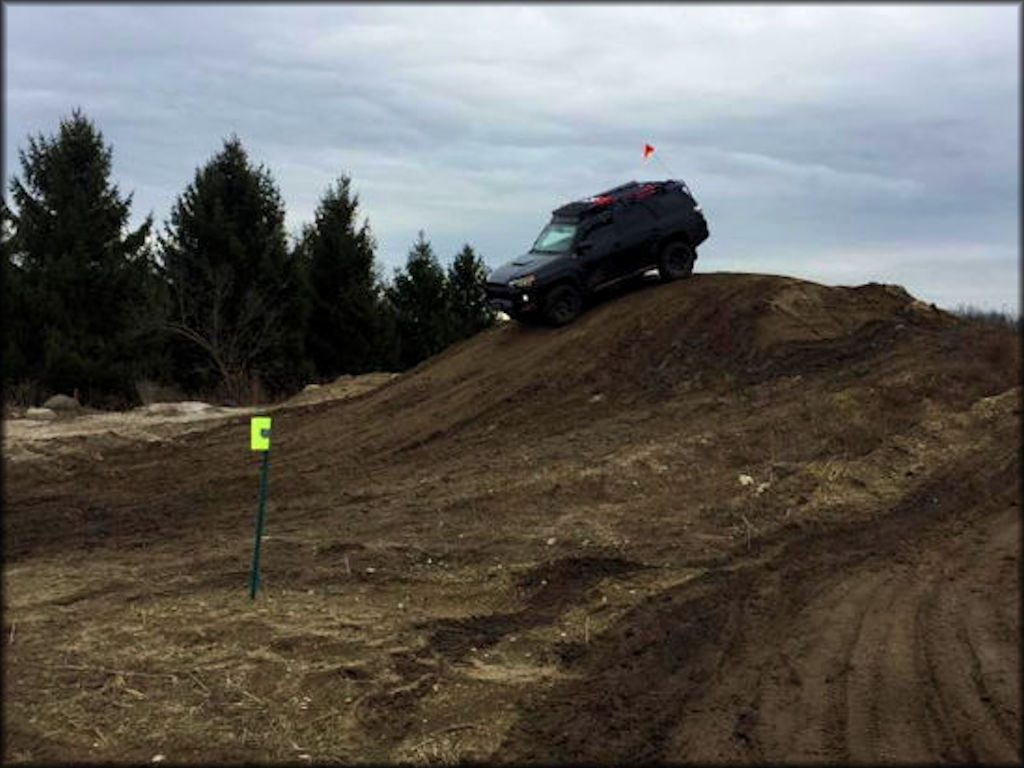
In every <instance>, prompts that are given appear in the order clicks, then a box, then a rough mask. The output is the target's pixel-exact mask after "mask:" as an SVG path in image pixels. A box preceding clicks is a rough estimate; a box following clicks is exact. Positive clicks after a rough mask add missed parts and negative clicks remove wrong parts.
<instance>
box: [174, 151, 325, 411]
mask: <svg viewBox="0 0 1024 768" xmlns="http://www.w3.org/2000/svg"><path fill="white" fill-rule="evenodd" d="M164 230H165V233H164V236H163V237H161V239H160V245H161V255H162V261H163V264H162V267H163V275H164V277H165V280H166V281H167V285H168V288H169V304H170V320H169V322H168V328H169V329H170V330H171V331H172V332H173V333H175V334H176V336H177V337H178V339H179V340H180V342H181V343H179V344H178V345H176V348H175V352H176V365H177V369H178V377H179V381H180V382H181V383H182V384H183V385H184V386H185V387H186V388H188V389H190V390H192V391H196V390H208V389H210V388H213V387H215V386H221V387H223V389H224V390H225V392H226V394H227V396H228V398H229V399H231V400H233V401H235V402H243V401H249V400H250V399H251V395H252V389H251V387H252V385H253V383H254V381H255V382H258V383H259V384H262V385H263V386H265V387H266V388H267V389H268V390H269V392H270V393H272V394H276V393H279V392H288V391H292V390H294V389H296V388H298V386H300V385H301V384H302V382H303V381H304V380H305V377H306V376H307V374H308V366H307V364H306V362H305V357H304V355H303V339H304V336H305V323H306V318H307V308H306V305H305V303H304V297H303V292H302V282H303V274H302V266H301V264H300V261H299V258H298V255H297V254H296V253H295V252H292V251H290V250H289V248H288V244H287V240H286V237H285V230H284V204H283V202H282V199H281V195H280V192H279V191H278V189H277V186H276V184H275V183H274V180H273V178H272V177H271V175H270V173H269V171H267V170H266V169H265V168H264V167H263V166H262V165H261V166H259V167H253V166H252V164H251V163H250V161H249V158H248V155H247V153H246V151H245V149H244V147H243V146H242V143H241V141H240V140H239V139H238V137H237V136H232V137H231V138H230V139H228V140H226V141H225V142H224V146H223V149H222V150H221V151H220V152H219V153H218V154H217V155H215V156H214V157H213V158H212V159H211V160H210V161H209V162H208V163H207V164H206V165H205V166H204V167H202V168H200V169H197V170H196V173H195V177H194V179H193V181H192V183H191V184H189V185H188V187H186V189H185V191H184V192H183V193H182V194H181V195H179V197H178V198H177V200H176V201H175V204H174V206H173V208H172V210H171V217H170V221H169V222H168V223H167V224H166V226H165V228H164ZM254 377H255V378H254Z"/></svg>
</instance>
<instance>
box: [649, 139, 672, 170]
mask: <svg viewBox="0 0 1024 768" xmlns="http://www.w3.org/2000/svg"><path fill="white" fill-rule="evenodd" d="M650 157H654V159H655V160H657V161H658V162H659V163H661V167H662V168H664V169H665V171H666V172H667V173H668V177H669V178H670V179H673V178H675V174H674V173H672V171H671V170H669V167H668V166H667V165H665V163H662V162H661V158H660V157H658V156H657V155H655V154H654V147H652V146H651V145H650V144H646V143H645V144H644V162H647V160H648V158H650Z"/></svg>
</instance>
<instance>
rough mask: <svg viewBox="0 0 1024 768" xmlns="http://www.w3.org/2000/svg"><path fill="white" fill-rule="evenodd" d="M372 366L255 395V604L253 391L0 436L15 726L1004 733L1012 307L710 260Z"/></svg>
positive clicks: (1016, 487)
mask: <svg viewBox="0 0 1024 768" xmlns="http://www.w3.org/2000/svg"><path fill="white" fill-rule="evenodd" d="M385 377H386V378H385ZM372 383H373V384H374V386H375V388H372V389H371V388H367V389H366V390H359V391H356V390H358V387H356V386H355V385H356V382H355V380H353V381H342V382H337V383H336V385H324V386H323V387H320V388H316V389H311V390H310V391H308V392H306V393H303V394H301V395H300V396H298V397H297V398H295V400H294V401H293V402H291V403H289V404H287V405H286V406H285V407H281V408H280V409H278V410H276V411H275V413H274V444H273V445H274V447H273V451H272V456H271V459H270V486H269V488H270V491H269V502H268V514H267V527H266V533H267V536H266V538H265V539H264V544H263V582H262V584H263V586H262V588H261V593H260V595H259V596H258V599H257V600H256V601H255V602H254V603H253V602H250V601H249V599H248V595H247V592H246V584H247V569H248V564H249V557H250V556H251V547H252V530H253V516H254V513H255V503H256V489H257V483H258V474H259V461H258V459H257V457H255V456H253V454H252V453H251V452H250V451H249V449H248V445H249V434H248V419H247V418H246V417H245V416H244V415H238V414H236V415H235V417H222V418H219V419H212V418H206V419H204V417H206V416H207V415H208V413H209V410H210V409H202V410H199V411H197V412H196V413H191V414H179V415H177V416H173V417H172V416H160V415H151V416H145V415H138V416H137V419H136V420H137V421H138V422H139V423H140V425H141V426H139V429H143V430H147V431H150V430H153V429H154V427H155V426H156V425H158V424H159V422H160V421H161V419H172V418H173V419H178V420H186V419H191V420H193V421H194V423H193V422H189V424H188V428H189V429H192V428H195V429H196V430H197V431H192V432H187V433H185V432H183V431H181V430H184V429H185V428H186V425H183V424H172V423H168V424H166V425H164V426H165V427H166V428H167V429H176V430H179V431H178V432H175V433H174V436H173V439H160V440H156V439H154V440H149V441H142V440H139V439H135V438H131V437H130V436H127V435H126V436H123V437H122V438H118V440H120V442H118V443H117V444H111V445H110V446H109V447H108V448H104V450H103V451H102V455H95V454H92V453H90V452H89V451H88V450H85V449H82V448H79V449H77V450H71V448H72V443H73V442H74V441H75V440H77V441H79V442H80V443H82V444H84V445H88V444H90V443H93V442H94V439H95V438H96V437H99V435H96V434H92V433H90V434H89V435H87V434H84V433H83V434H81V435H78V436H74V437H66V439H65V440H64V442H61V443H59V444H60V445H61V446H64V447H65V448H67V450H68V452H67V453H66V454H61V456H60V461H49V462H44V461H14V460H13V457H12V456H10V455H9V453H8V450H7V449H8V447H9V445H10V443H9V440H10V437H11V436H10V434H8V435H6V436H5V495H6V497H5V514H4V518H3V525H4V563H5V574H4V577H5V586H6V587H8V588H7V589H5V590H4V600H5V604H4V622H5V623H4V627H3V631H4V637H5V642H6V645H5V659H4V660H5V664H4V671H3V674H4V696H5V700H4V717H5V737H6V738H5V742H4V757H5V759H6V760H9V761H19V760H21V761H33V760H34V761H44V762H66V761H69V760H76V761H79V760H82V759H87V760H92V761H126V762H149V761H151V760H152V758H153V756H154V755H155V754H157V753H159V754H162V755H165V756H166V759H167V760H168V761H170V762H202V763H209V762H249V761H254V760H263V761H266V760H271V761H273V762H286V761H287V762H295V761H296V760H298V761H304V762H309V761H312V762H334V763H357V762H404V761H409V762H417V763H428V762H444V763H455V762H459V761H477V762H491V763H494V762H500V761H511V762H514V763H517V764H521V763H524V762H530V761H540V762H545V763H551V762H569V763H582V762H587V763H590V762H596V763H604V764H619V763H628V762H639V761H644V762H649V761H696V762H707V761H726V762H744V761H759V762H790V761H809V762H824V761H834V762H850V761H854V762H889V761H893V760H896V761H910V762H919V763H925V762H935V761H937V760H962V761H987V762H1004V763H1009V762H1019V761H1020V758H1021V751H1020V735H1021V732H1020V725H1019V724H1020V714H1021V712H1020V687H1019V668H1020V663H1019V651H1018V648H1019V633H1020V616H1019V609H1018V607H1017V606H1018V603H1019V597H1020V589H1019V579H1018V576H1019V568H1020V559H1019V555H1020V553H1019V544H1018V540H1019V535H1020V516H1019V495H1020V444H1021V442H1020V427H1019V424H1020V400H1021V388H1020V341H1019V338H1018V337H1017V336H1016V335H1015V334H1014V333H1012V332H1009V331H1007V330H1006V329H1002V328H997V327H993V326H988V325H984V324H979V323H973V322H968V321H964V320H961V319H958V318H955V317H953V316H951V315H949V314H947V313H944V312H941V311H938V310H935V309H933V308H932V307H929V306H926V305H924V304H921V303H920V302H917V301H915V300H914V299H913V298H912V297H911V296H909V295H908V294H906V292H905V291H903V290H902V289H900V288H898V287H894V286H884V285H867V286H859V287H855V288H854V287H851V288H845V287H826V286H821V285H817V284H814V283H809V282H806V281H800V280H793V279H788V278H783V277H774V276H767V275H744V274H701V275H696V276H694V277H693V278H692V279H689V280H686V281H681V282H679V283H674V284H668V285H651V286H646V287H643V288H640V289H638V290H635V291H632V292H629V293H625V294H623V295H620V296H617V297H614V298H613V299H609V300H607V301H604V302H602V303H601V304H599V305H597V306H595V307H592V308H591V309H590V310H589V311H588V312H587V313H586V314H585V315H583V316H582V317H581V318H580V319H579V320H578V321H577V322H575V323H573V324H572V325H570V326H568V327H565V328H560V329H547V328H535V327H524V326H520V325H518V324H516V323H509V324H505V325H503V326H500V327H497V328H494V329H492V330H490V331H487V332H485V333H483V334H480V335H478V336H477V337H475V338H473V339H469V340H467V341H465V342H463V343H461V344H458V345H456V346H454V347H452V348H450V349H448V350H446V351H445V352H444V353H443V354H441V355H439V356H437V357H436V358H434V359H432V360H429V361H427V362H425V363H424V364H422V365H421V366H419V367H418V368H416V369H414V370H412V371H408V372H406V373H403V374H402V375H400V376H397V377H391V376H390V375H387V374H382V375H381V376H379V377H378V378H377V379H375V380H374V381H373V382H372ZM335 386H336V387H340V388H342V389H345V390H346V391H347V392H348V393H349V394H352V395H353V396H351V397H348V398H346V399H322V397H323V396H324V395H330V394H331V393H332V392H333V390H332V387H335ZM354 387H355V389H354ZM89 418H90V417H88V416H86V417H81V419H82V421H81V422H80V423H81V424H83V425H85V424H89V423H90V422H89ZM77 420H78V419H77V418H76V419H71V420H69V421H67V422H66V423H65V422H64V420H63V419H61V420H58V421H56V422H49V423H40V424H34V425H32V426H26V425H21V426H19V428H23V429H24V430H26V431H32V430H43V431H45V430H58V429H62V428H67V427H68V426H70V425H72V424H74V423H75V422H76V421H77ZM10 423H17V422H5V426H6V425H7V424H10ZM200 424H201V425H202V426H203V431H198V429H199V426H200ZM90 428H97V429H99V428H100V426H99V423H98V422H96V423H93V427H90ZM157 436H159V435H157ZM108 437H110V438H111V439H113V437H111V436H108ZM43 442H44V441H39V442H38V443H37V444H42V443H43Z"/></svg>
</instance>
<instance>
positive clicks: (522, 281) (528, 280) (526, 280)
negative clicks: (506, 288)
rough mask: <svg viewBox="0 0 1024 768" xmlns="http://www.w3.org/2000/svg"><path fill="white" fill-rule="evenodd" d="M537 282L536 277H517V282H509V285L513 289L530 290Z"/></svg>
mask: <svg viewBox="0 0 1024 768" xmlns="http://www.w3.org/2000/svg"><path fill="white" fill-rule="evenodd" d="M535 282H537V276H536V275H526V276H525V277H517V278H516V279H515V280H509V281H508V284H509V285H510V286H511V287H512V288H529V287H530V286H531V285H533V284H534V283H535Z"/></svg>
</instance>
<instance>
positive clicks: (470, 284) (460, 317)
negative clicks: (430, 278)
mask: <svg viewBox="0 0 1024 768" xmlns="http://www.w3.org/2000/svg"><path fill="white" fill-rule="evenodd" d="M486 280H487V267H486V266H485V265H484V262H483V259H480V258H479V257H477V255H476V253H474V251H473V248H472V247H471V246H470V245H469V243H466V244H465V245H464V246H463V247H462V250H461V251H460V252H459V253H458V254H457V255H456V256H455V259H454V260H453V261H452V265H451V267H449V269H448V306H449V308H450V311H451V329H452V339H451V341H459V340H460V339H465V338H469V337H470V336H473V335H475V334H477V333H479V332H480V331H482V330H483V329H484V328H489V327H490V326H492V325H493V324H494V319H495V312H494V310H493V309H492V308H491V306H490V305H489V304H488V303H487V296H486V294H485V293H484V283H485V282H486Z"/></svg>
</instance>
